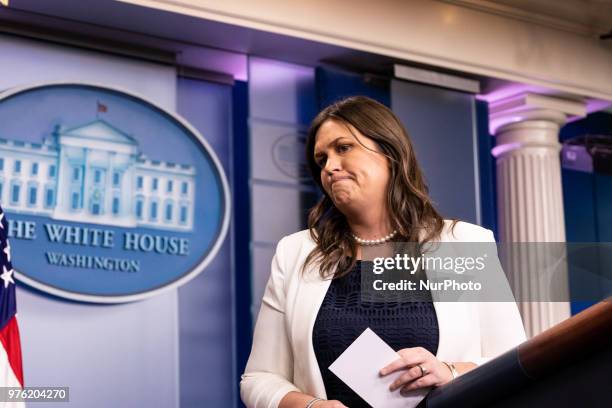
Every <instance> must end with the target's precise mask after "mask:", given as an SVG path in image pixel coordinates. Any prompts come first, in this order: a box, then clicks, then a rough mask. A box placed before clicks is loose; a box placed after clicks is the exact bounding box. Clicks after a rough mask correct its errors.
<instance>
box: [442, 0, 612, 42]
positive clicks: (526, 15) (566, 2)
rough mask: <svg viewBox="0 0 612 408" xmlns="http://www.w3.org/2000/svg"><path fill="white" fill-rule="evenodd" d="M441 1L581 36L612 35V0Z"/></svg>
mask: <svg viewBox="0 0 612 408" xmlns="http://www.w3.org/2000/svg"><path fill="white" fill-rule="evenodd" d="M442 1H446V2H447V3H453V4H456V5H460V6H462V7H468V8H472V9H477V10H481V11H485V12H488V13H493V14H499V15H503V16H505V17H511V18H516V19H519V20H523V21H526V22H529V23H532V24H540V25H544V26H548V27H552V28H556V29H561V30H566V31H571V32H574V33H578V34H582V35H588V36H593V37H600V36H601V35H605V34H608V33H611V32H612V0H442ZM611 41H612V40H611Z"/></svg>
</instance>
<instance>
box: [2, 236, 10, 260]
mask: <svg viewBox="0 0 612 408" xmlns="http://www.w3.org/2000/svg"><path fill="white" fill-rule="evenodd" d="M3 251H4V253H5V254H6V260H7V261H9V262H11V244H9V242H8V241H6V246H5V247H4V249H3Z"/></svg>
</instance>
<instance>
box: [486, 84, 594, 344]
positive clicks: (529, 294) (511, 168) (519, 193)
mask: <svg viewBox="0 0 612 408" xmlns="http://www.w3.org/2000/svg"><path fill="white" fill-rule="evenodd" d="M584 111H585V108H584V105H583V104H582V103H580V102H575V101H568V100H563V99H557V98H552V97H548V96H542V95H534V94H522V95H520V96H517V97H513V98H511V99H506V100H503V101H498V102H494V103H491V104H490V106H489V112H490V123H491V125H492V131H493V133H494V134H495V136H496V147H495V148H494V149H493V151H492V153H493V155H494V156H495V158H496V167H497V208H498V230H499V240H500V241H501V242H503V243H544V242H565V221H564V213H563V192H562V186H561V163H560V158H559V151H560V150H561V144H560V143H559V141H558V140H559V129H560V128H561V126H563V125H564V124H565V123H566V120H567V117H568V116H570V115H571V116H582V115H584V113H585V112H584ZM513 248H514V250H513V251H511V252H510V258H511V259H509V262H508V264H507V265H510V266H509V267H507V268H506V273H507V274H508V278H509V281H510V283H511V285H512V287H513V290H514V293H515V295H516V297H517V300H518V301H519V307H520V309H521V314H522V317H523V322H524V323H525V329H526V330H527V334H528V336H530V337H531V336H534V335H536V334H538V333H540V332H542V331H544V330H546V329H547V328H549V327H551V326H553V325H555V324H557V323H559V322H561V321H562V320H565V319H566V318H568V317H569V316H570V306H569V302H567V301H556V302H551V301H548V300H550V299H551V296H550V287H551V285H552V284H554V285H555V291H556V292H555V293H556V299H555V300H559V298H560V297H562V295H563V293H568V291H569V289H568V277H567V266H566V265H561V267H557V269H556V273H555V276H554V282H551V281H550V276H544V274H545V273H546V272H547V271H546V270H545V269H546V268H544V267H543V263H542V259H543V258H550V257H551V254H550V253H547V254H545V253H543V251H550V250H552V251H556V250H559V246H556V247H555V246H552V245H551V246H546V247H544V246H542V245H539V246H538V245H537V244H536V245H532V246H524V245H522V244H521V245H519V246H513ZM517 248H518V250H517ZM555 255H556V254H555ZM558 256H559V257H560V258H561V257H562V254H558ZM540 273H541V274H542V276H533V274H540ZM566 296H567V295H566ZM565 299H567V297H565Z"/></svg>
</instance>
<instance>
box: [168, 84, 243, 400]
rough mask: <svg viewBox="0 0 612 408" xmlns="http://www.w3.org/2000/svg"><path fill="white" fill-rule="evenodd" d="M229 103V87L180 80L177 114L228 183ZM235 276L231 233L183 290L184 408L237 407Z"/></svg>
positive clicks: (180, 324)
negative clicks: (206, 146) (214, 156)
mask: <svg viewBox="0 0 612 408" xmlns="http://www.w3.org/2000/svg"><path fill="white" fill-rule="evenodd" d="M231 102H232V89H231V87H230V86H228V85H220V84H214V83H209V82H203V81H196V80H191V79H185V78H179V79H178V83H177V110H178V113H179V114H180V115H182V116H183V117H185V118H186V119H187V120H188V121H189V122H190V123H191V124H192V125H193V126H195V127H196V129H198V131H199V132H200V133H201V134H202V136H203V137H204V138H205V139H206V140H207V141H208V143H209V144H210V146H211V147H212V149H213V150H214V151H215V152H216V154H217V156H218V157H219V160H220V161H221V164H222V166H223V168H224V170H225V172H226V174H228V179H229V180H231V177H230V174H229V170H230V168H231V166H230V163H231V161H230V152H231V119H232V117H231V115H232V111H231ZM168 148H171V146H168ZM230 183H231V181H230ZM195 216H196V217H198V216H202V215H198V214H196V215H195ZM233 273H234V271H233V268H232V262H231V235H228V237H227V238H226V239H225V242H224V244H223V246H222V247H221V250H220V251H219V253H218V254H217V256H216V257H215V259H214V260H213V262H212V263H211V264H210V265H208V267H207V268H206V270H204V272H202V273H201V274H200V275H199V276H198V277H196V278H195V279H194V280H192V281H191V282H189V283H188V284H186V285H185V286H183V287H181V288H180V289H179V361H180V372H179V379H180V381H179V387H180V405H181V407H183V408H186V407H229V406H234V404H235V400H236V394H235V392H234V391H235V382H236V379H235V375H234V372H233V370H234V364H233V343H232V341H230V339H232V338H233V328H232V321H233V314H234V310H233V301H232V300H233V290H232V279H233V276H232V275H233Z"/></svg>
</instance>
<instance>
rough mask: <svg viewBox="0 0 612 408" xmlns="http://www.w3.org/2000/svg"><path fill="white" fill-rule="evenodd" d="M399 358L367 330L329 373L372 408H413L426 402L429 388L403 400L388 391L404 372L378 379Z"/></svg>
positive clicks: (337, 360) (398, 394)
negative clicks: (381, 372) (381, 371)
mask: <svg viewBox="0 0 612 408" xmlns="http://www.w3.org/2000/svg"><path fill="white" fill-rule="evenodd" d="M398 358H399V356H398V354H397V353H396V352H395V351H394V350H393V349H392V348H391V347H390V346H389V345H388V344H387V343H385V342H384V341H383V340H382V339H381V338H380V337H378V336H377V335H376V333H374V332H373V331H372V330H371V329H370V328H367V329H365V330H364V331H363V333H361V334H360V335H359V337H357V339H356V340H355V341H354V342H353V344H351V345H350V346H348V348H347V349H346V350H344V352H343V353H342V354H341V355H340V357H338V358H337V359H336V361H334V362H333V363H332V365H330V366H329V369H330V370H331V372H332V373H334V374H336V375H337V376H338V378H340V379H341V380H342V381H344V383H345V384H346V385H348V386H349V387H351V389H352V390H353V391H355V393H357V395H359V396H360V397H361V398H363V399H364V400H365V401H366V402H367V403H368V404H370V405H371V406H372V407H373V408H396V407H397V408H399V407H401V408H413V407H416V406H417V405H418V404H419V402H421V400H422V399H423V398H425V396H426V395H427V392H428V391H429V388H425V389H420V390H416V391H413V392H411V393H410V394H408V395H407V396H406V397H404V396H402V395H401V394H400V393H399V389H398V390H396V391H393V392H391V391H389V386H390V385H391V383H392V382H393V381H394V380H395V379H396V378H397V377H398V376H400V375H402V374H403V373H404V371H403V370H402V371H397V372H395V373H393V374H388V375H386V376H384V377H381V376H379V375H378V372H379V371H380V369H381V368H383V367H384V366H386V365H387V364H389V363H391V362H393V361H395V360H397V359H398ZM349 408H350V407H349Z"/></svg>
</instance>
